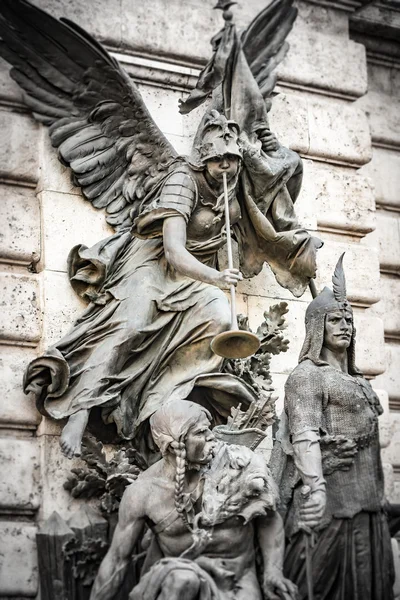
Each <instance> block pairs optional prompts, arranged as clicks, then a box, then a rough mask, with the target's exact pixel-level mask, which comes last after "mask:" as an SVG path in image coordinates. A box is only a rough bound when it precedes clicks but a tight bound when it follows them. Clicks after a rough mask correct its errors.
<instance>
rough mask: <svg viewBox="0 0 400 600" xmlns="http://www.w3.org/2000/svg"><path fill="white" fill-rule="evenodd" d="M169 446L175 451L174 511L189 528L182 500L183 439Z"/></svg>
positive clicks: (184, 468) (184, 464)
mask: <svg viewBox="0 0 400 600" xmlns="http://www.w3.org/2000/svg"><path fill="white" fill-rule="evenodd" d="M171 447H172V448H173V450H174V452H175V460H176V472H175V494H174V500H175V508H176V512H177V513H178V514H179V515H180V517H181V519H182V520H183V522H184V523H185V525H186V526H187V528H188V529H190V530H191V527H190V525H189V521H188V516H187V513H186V510H185V506H184V502H183V488H184V485H185V472H186V447H185V443H184V442H183V441H179V442H172V444H171Z"/></svg>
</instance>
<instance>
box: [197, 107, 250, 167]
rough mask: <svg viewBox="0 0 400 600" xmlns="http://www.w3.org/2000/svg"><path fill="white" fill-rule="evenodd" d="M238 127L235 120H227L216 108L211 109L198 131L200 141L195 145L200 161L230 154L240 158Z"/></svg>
mask: <svg viewBox="0 0 400 600" xmlns="http://www.w3.org/2000/svg"><path fill="white" fill-rule="evenodd" d="M239 134H240V127H239V125H238V124H237V123H236V121H232V120H228V119H227V118H226V117H225V116H224V115H222V114H221V113H219V112H218V111H217V110H214V109H213V110H211V111H210V112H209V113H208V114H207V116H206V118H205V121H204V124H203V127H202V130H201V132H200V141H199V144H198V145H197V147H196V150H197V153H198V156H199V158H200V161H201V162H202V163H203V164H205V162H206V161H207V160H211V159H212V158H216V157H219V156H224V155H226V154H230V155H232V156H237V157H238V158H242V151H241V149H240V145H239Z"/></svg>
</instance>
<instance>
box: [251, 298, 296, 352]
mask: <svg viewBox="0 0 400 600" xmlns="http://www.w3.org/2000/svg"><path fill="white" fill-rule="evenodd" d="M287 312H288V305H287V302H280V303H279V304H274V305H273V306H271V307H270V309H269V310H268V311H265V312H264V322H263V323H262V324H261V325H260V326H259V328H258V329H257V332H256V333H257V335H258V337H259V338H260V339H261V348H260V350H259V352H260V351H261V352H263V353H265V352H269V353H270V354H279V353H280V352H286V351H287V349H288V346H289V340H287V339H285V338H284V337H283V331H284V330H285V329H286V327H287V325H286V323H285V318H284V315H285V314H286V313H287Z"/></svg>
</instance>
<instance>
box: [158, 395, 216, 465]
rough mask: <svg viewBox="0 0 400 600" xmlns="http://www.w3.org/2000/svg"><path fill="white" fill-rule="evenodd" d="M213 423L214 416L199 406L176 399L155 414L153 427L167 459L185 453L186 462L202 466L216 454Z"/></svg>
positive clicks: (159, 445)
mask: <svg viewBox="0 0 400 600" xmlns="http://www.w3.org/2000/svg"><path fill="white" fill-rule="evenodd" d="M210 421H211V415H210V413H209V412H208V410H206V409H205V408H203V407H202V406H200V405H199V404H196V403H194V402H190V401H188V400H173V401H172V402H167V403H166V404H165V405H164V406H162V407H161V408H160V409H159V410H157V411H156V412H155V413H154V415H153V416H152V417H151V418H150V428H151V433H152V435H153V439H154V441H155V443H156V444H157V446H158V447H159V449H160V451H161V454H162V455H163V456H166V455H167V454H168V453H172V454H174V455H176V454H177V452H179V453H180V454H182V451H183V450H184V453H185V460H186V463H188V464H189V465H190V466H195V465H198V466H201V465H203V464H207V463H208V462H210V460H211V458H212V455H213V448H214V435H213V433H212V431H211V430H210Z"/></svg>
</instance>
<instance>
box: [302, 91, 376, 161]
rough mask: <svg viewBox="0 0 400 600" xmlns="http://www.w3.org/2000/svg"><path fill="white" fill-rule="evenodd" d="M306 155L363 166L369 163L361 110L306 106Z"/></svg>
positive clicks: (346, 106) (333, 104)
mask: <svg viewBox="0 0 400 600" xmlns="http://www.w3.org/2000/svg"><path fill="white" fill-rule="evenodd" d="M309 132H310V133H309V135H310V149H309V154H311V155H313V156H318V157H321V158H324V159H333V160H336V161H340V162H345V163H350V164H355V165H363V164H365V163H367V162H369V161H370V160H371V141H370V134H369V127H368V121H367V119H366V117H365V114H364V112H363V111H362V110H358V109H357V108H356V107H355V106H354V104H348V103H346V102H343V101H339V100H337V101H336V102H333V101H332V100H329V99H327V100H325V101H323V100H322V99H321V101H319V102H315V103H314V102H313V103H311V102H310V103H309Z"/></svg>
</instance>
